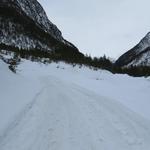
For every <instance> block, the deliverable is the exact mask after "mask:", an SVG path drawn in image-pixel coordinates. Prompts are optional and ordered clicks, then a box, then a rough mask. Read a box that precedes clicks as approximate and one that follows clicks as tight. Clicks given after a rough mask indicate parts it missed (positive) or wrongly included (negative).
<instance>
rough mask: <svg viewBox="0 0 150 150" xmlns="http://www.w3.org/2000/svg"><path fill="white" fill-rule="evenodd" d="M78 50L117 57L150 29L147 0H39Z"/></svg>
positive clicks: (50, 17)
mask: <svg viewBox="0 0 150 150" xmlns="http://www.w3.org/2000/svg"><path fill="white" fill-rule="evenodd" d="M39 2H40V3H41V4H42V6H43V7H44V8H45V10H46V13H47V15H48V17H49V19H50V20H51V21H52V22H53V23H54V24H56V25H57V26H58V28H59V29H60V30H61V31H62V33H63V36H64V38H66V39H67V40H69V41H70V42H72V43H73V44H75V45H76V46H77V47H78V48H79V49H80V51H81V52H83V53H87V54H91V55H92V56H102V55H104V54H106V55H107V56H109V57H112V58H117V57H119V56H120V55H121V54H123V53H124V52H126V51H127V50H129V49H130V48H132V47H133V46H135V44H137V43H138V42H139V40H141V38H143V37H144V36H145V34H146V33H147V32H149V31H150V10H149V6H150V1H149V0H39Z"/></svg>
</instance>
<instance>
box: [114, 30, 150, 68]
mask: <svg viewBox="0 0 150 150" xmlns="http://www.w3.org/2000/svg"><path fill="white" fill-rule="evenodd" d="M116 65H118V66H127V67H130V66H131V65H132V66H150V32H149V33H148V34H147V35H146V36H145V37H144V38H143V39H142V40H141V41H140V42H139V43H138V44H137V45H136V46H135V47H134V48H132V49H131V50H129V51H128V52H126V53H125V54H123V55H122V56H121V57H120V58H119V59H118V60H117V61H116Z"/></svg>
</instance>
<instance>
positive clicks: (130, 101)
mask: <svg viewBox="0 0 150 150" xmlns="http://www.w3.org/2000/svg"><path fill="white" fill-rule="evenodd" d="M0 70H1V73H0V79H1V84H0V150H149V149H150V122H149V121H148V118H149V96H150V94H149V90H150V82H149V79H145V78H132V77H129V76H127V75H112V74H111V73H109V72H106V71H102V70H99V71H93V70H90V69H88V68H86V67H83V68H81V69H79V67H78V66H77V67H74V68H73V67H72V66H70V65H66V64H63V63H61V64H51V65H48V66H45V65H41V64H38V63H32V62H29V61H25V62H24V63H22V64H21V65H20V66H19V68H18V70H19V72H18V74H13V73H11V72H10V71H9V70H8V68H7V66H6V64H4V63H2V62H0ZM143 116H145V118H144V117H143Z"/></svg>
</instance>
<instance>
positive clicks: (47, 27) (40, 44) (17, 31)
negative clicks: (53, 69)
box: [0, 0, 82, 55]
mask: <svg viewBox="0 0 150 150" xmlns="http://www.w3.org/2000/svg"><path fill="white" fill-rule="evenodd" d="M0 49H9V50H14V49H19V50H20V49H22V50H42V51H48V52H52V51H53V52H54V51H57V52H60V53H64V52H65V53H70V54H74V55H82V54H81V53H80V52H79V50H78V49H77V48H76V47H75V46H74V45H73V44H71V43H70V42H68V41H66V40H65V39H64V38H63V36H62V33H61V31H60V30H59V29H58V28H57V26H56V25H54V24H53V23H52V22H50V20H49V19H48V17H47V15H46V13H45V11H44V9H43V8H42V6H41V5H40V3H39V2H38V1H37V0H1V1H0Z"/></svg>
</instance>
